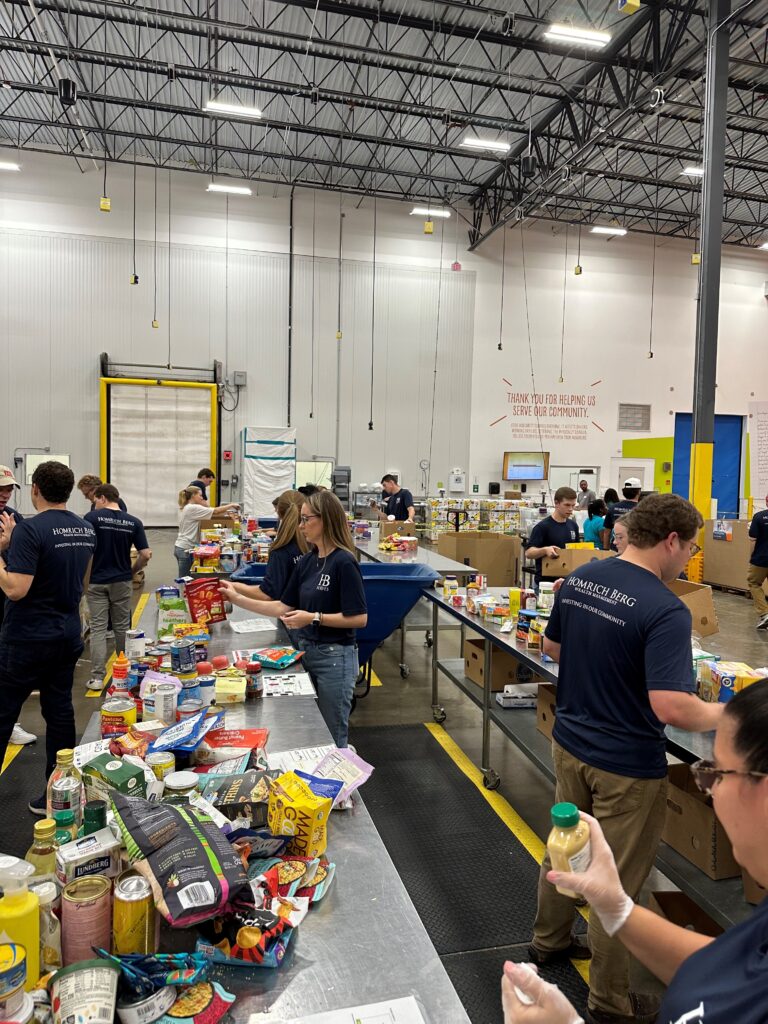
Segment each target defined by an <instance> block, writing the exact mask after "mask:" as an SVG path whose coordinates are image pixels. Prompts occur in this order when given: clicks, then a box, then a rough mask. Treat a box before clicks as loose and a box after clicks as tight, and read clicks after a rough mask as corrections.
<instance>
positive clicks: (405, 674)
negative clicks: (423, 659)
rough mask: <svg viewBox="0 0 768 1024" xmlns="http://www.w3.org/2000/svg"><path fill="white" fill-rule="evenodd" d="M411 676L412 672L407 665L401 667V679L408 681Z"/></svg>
mask: <svg viewBox="0 0 768 1024" xmlns="http://www.w3.org/2000/svg"><path fill="white" fill-rule="evenodd" d="M410 674H411V670H410V669H409V668H408V666H407V665H401V666H400V678H401V679H407V678H408V676H409V675H410Z"/></svg>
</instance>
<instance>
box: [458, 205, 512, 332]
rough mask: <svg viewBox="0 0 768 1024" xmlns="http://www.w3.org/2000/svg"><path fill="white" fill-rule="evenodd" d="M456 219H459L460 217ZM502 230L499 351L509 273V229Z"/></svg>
mask: <svg viewBox="0 0 768 1024" xmlns="http://www.w3.org/2000/svg"><path fill="white" fill-rule="evenodd" d="M456 219H457V220H458V217H457V218H456ZM501 231H502V240H501V303H500V308H499V344H498V346H497V347H498V350H499V352H502V351H503V350H504V346H503V344H502V340H501V339H502V335H503V333H504V279H505V277H506V273H507V229H506V228H502V229H501Z"/></svg>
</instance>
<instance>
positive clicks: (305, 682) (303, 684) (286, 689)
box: [264, 669, 317, 697]
mask: <svg viewBox="0 0 768 1024" xmlns="http://www.w3.org/2000/svg"><path fill="white" fill-rule="evenodd" d="M264 696H265V697H317V694H316V693H315V688H314V686H313V685H312V680H311V679H310V678H309V673H307V672H286V671H285V669H283V672H282V674H281V675H279V676H273V675H267V674H266V673H265V674H264Z"/></svg>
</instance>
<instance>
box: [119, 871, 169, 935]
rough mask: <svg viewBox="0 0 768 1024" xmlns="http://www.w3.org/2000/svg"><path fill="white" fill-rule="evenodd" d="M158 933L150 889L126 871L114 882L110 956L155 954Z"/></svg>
mask: <svg viewBox="0 0 768 1024" xmlns="http://www.w3.org/2000/svg"><path fill="white" fill-rule="evenodd" d="M158 939H159V931H158V918H157V915H156V914H155V901H154V899H153V897H152V887H151V886H150V884H149V882H148V881H147V879H146V878H144V877H143V876H142V875H140V874H139V873H138V871H135V870H134V869H133V868H129V869H128V871H124V872H123V873H122V874H121V875H120V876H119V877H118V878H117V880H116V881H115V892H114V901H113V905H112V952H113V953H118V954H119V953H156V952H157V947H158Z"/></svg>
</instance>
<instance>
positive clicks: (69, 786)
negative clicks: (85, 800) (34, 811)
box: [51, 776, 82, 822]
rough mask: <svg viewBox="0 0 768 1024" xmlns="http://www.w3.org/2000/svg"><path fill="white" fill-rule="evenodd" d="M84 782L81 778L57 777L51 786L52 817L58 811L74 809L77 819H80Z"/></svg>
mask: <svg viewBox="0 0 768 1024" xmlns="http://www.w3.org/2000/svg"><path fill="white" fill-rule="evenodd" d="M81 788H82V784H81V782H80V780H79V779H75V778H72V777H71V776H70V777H66V776H65V777H64V778H63V779H57V780H56V781H55V782H54V783H53V785H52V786H51V817H53V815H54V814H55V813H56V812H57V811H72V813H73V814H74V816H75V821H78V822H79V821H80V818H81V815H82V810H81V807H80V803H81Z"/></svg>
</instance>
